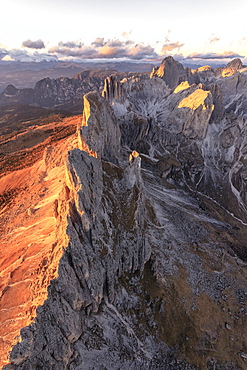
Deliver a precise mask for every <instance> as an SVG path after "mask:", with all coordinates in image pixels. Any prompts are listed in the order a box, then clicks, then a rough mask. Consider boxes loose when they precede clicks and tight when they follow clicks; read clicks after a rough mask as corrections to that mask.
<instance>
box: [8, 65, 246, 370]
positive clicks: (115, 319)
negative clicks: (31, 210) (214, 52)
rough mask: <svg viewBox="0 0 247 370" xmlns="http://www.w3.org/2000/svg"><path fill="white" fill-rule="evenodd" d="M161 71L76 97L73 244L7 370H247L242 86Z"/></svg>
mask: <svg viewBox="0 0 247 370" xmlns="http://www.w3.org/2000/svg"><path fill="white" fill-rule="evenodd" d="M170 66H171V68H172V70H175V73H174V75H173V74H172V73H170V72H169V73H168V72H165V70H166V69H167V68H170ZM174 66H175V67H174ZM162 68H163V70H164V74H163V75H160V76H158V75H157V74H156V73H153V74H152V78H149V77H148V76H147V75H139V76H135V77H130V76H129V77H127V78H125V79H123V80H121V81H119V80H116V79H115V78H108V79H107V80H106V82H105V85H104V86H105V87H104V90H103V92H102V95H103V96H100V95H99V94H98V93H97V92H92V93H89V94H87V95H86V96H85V97H84V113H83V117H82V124H81V125H80V127H78V147H76V148H74V149H72V150H70V151H69V153H68V157H67V162H66V169H65V179H66V189H67V192H66V194H67V198H66V199H67V205H68V219H67V228H66V235H67V236H68V244H67V246H66V247H65V250H64V253H63V255H62V257H61V260H60V263H59V267H58V277H57V279H55V280H53V281H51V283H50V286H49V288H48V296H47V299H46V301H45V302H44V304H43V305H42V306H41V307H39V308H38V310H37V316H36V318H35V319H34V322H33V323H32V324H31V325H30V326H28V327H25V328H23V329H22V330H21V337H22V341H21V342H20V343H18V344H17V345H16V346H14V348H13V350H12V352H11V355H10V361H11V364H9V365H8V367H6V369H23V370H24V369H25V370H26V369H57V370H60V369H61V370H62V369H70V370H72V369H78V370H79V369H91V368H95V369H119V368H121V369H126V370H127V369H171V370H172V369H218V370H223V369H229V370H230V369H232V370H234V369H236V370H237V369H245V367H246V358H247V348H246V312H245V300H246V295H247V292H246V258H247V255H246V236H247V213H246V201H247V199H246V163H247V157H246V155H247V154H246V153H247V150H246V137H247V135H246V117H245V115H246V113H247V112H246V111H245V110H244V108H243V110H240V109H237V108H235V105H234V106H233V108H232V109H229V106H228V100H229V99H230V98H229V93H228V91H229V87H227V86H229V85H231V84H233V85H234V84H235V80H234V79H235V78H236V75H240V76H241V80H243V81H242V82H241V85H240V87H239V86H236V88H235V90H233V91H231V94H232V97H235V98H236V100H238V99H239V98H238V92H237V89H241V93H242V94H243V96H244V97H245V96H246V93H247V90H245V83H244V81H246V75H245V72H238V71H237V72H235V73H234V74H233V75H231V76H229V77H217V76H216V75H215V72H214V71H211V70H210V69H207V73H209V74H210V76H209V75H208V76H206V77H204V78H203V79H204V80H203V83H201V82H200V81H199V82H197V81H196V78H199V77H200V73H204V72H205V71H201V72H200V71H197V77H196V78H195V79H194V82H193V81H191V80H190V76H189V78H188V75H187V74H186V73H185V74H184V72H183V71H182V70H181V68H180V66H179V65H177V64H176V62H175V61H173V60H171V58H169V59H167V60H165V61H164V62H163V63H162ZM164 76H165V78H163V77H164ZM195 76H196V74H195ZM180 78H181V79H180ZM186 81H187V82H186ZM180 83H182V85H180V86H177V85H178V84H180ZM176 84H177V85H176ZM234 86H235V85H234ZM231 99H232V101H234V99H233V98H231ZM242 99H244V98H242ZM238 106H239V105H238ZM242 107H244V105H242ZM57 215H58V217H59V211H58V212H57Z"/></svg>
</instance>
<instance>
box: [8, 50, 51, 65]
mask: <svg viewBox="0 0 247 370" xmlns="http://www.w3.org/2000/svg"><path fill="white" fill-rule="evenodd" d="M6 55H7V57H6V58H7V59H8V60H12V61H15V62H17V61H20V62H41V61H44V60H46V61H49V62H51V61H57V60H58V58H57V56H54V55H50V54H48V53H39V52H38V51H35V52H34V53H28V52H27V51H26V50H21V49H12V50H9V51H8V52H7V54H6ZM6 58H5V60H6Z"/></svg>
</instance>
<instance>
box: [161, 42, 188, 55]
mask: <svg viewBox="0 0 247 370" xmlns="http://www.w3.org/2000/svg"><path fill="white" fill-rule="evenodd" d="M182 46H184V44H179V42H178V41H177V42H171V43H167V44H164V45H163V47H162V51H161V52H162V54H165V53H166V52H167V51H173V50H174V49H180V48H181V47H182Z"/></svg>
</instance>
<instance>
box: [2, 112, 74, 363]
mask: <svg viewBox="0 0 247 370" xmlns="http://www.w3.org/2000/svg"><path fill="white" fill-rule="evenodd" d="M79 120H80V117H77V116H76V117H72V118H66V119H64V120H63V121H61V122H54V123H53V124H49V125H44V126H39V127H38V128H33V129H32V130H28V131H26V132H24V133H21V134H19V135H16V136H15V137H14V138H13V139H10V140H9V141H6V142H5V143H4V144H3V145H2V146H1V150H2V152H3V151H5V152H6V153H8V156H6V157H5V158H3V160H2V162H1V163H2V164H3V165H2V167H1V169H2V171H1V172H2V173H1V176H2V177H1V178H0V194H1V198H0V199H1V208H0V235H1V249H0V292H1V293H0V294H1V301H0V338H1V340H0V358H1V361H0V366H3V364H5V363H7V356H8V352H9V351H10V349H11V347H12V346H13V344H15V343H16V342H17V341H18V338H19V331H20V329H21V328H22V327H24V326H26V325H28V324H30V322H31V321H32V320H33V318H34V316H35V313H36V308H37V306H39V305H41V304H42V303H43V302H44V300H45V299H46V295H47V286H48V285H49V283H50V281H51V279H54V278H56V277H57V267H58V261H59V260H60V257H61V255H62V252H63V249H64V248H66V246H67V242H68V240H67V236H66V232H65V229H66V227H67V207H68V205H67V198H68V190H67V185H66V178H65V166H66V159H67V153H68V150H69V149H72V148H74V147H77V138H76V135H75V134H74V133H75V131H76V126H77V124H78V122H79ZM20 149H21V151H20ZM11 158H12V159H13V163H11ZM17 158H18V161H17ZM10 163H11V165H10ZM28 164H30V166H28V167H26V165H28ZM12 169H14V170H13V171H11V170H12ZM3 171H5V172H3Z"/></svg>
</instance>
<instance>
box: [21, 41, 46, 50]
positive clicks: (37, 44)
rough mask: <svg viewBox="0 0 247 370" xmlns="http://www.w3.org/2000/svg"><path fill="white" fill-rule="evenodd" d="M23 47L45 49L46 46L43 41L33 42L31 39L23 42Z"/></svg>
mask: <svg viewBox="0 0 247 370" xmlns="http://www.w3.org/2000/svg"><path fill="white" fill-rule="evenodd" d="M22 46H23V47H25V48H29V49H44V48H45V44H44V41H42V40H37V41H31V40H30V39H28V40H26V41H23V43H22Z"/></svg>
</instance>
